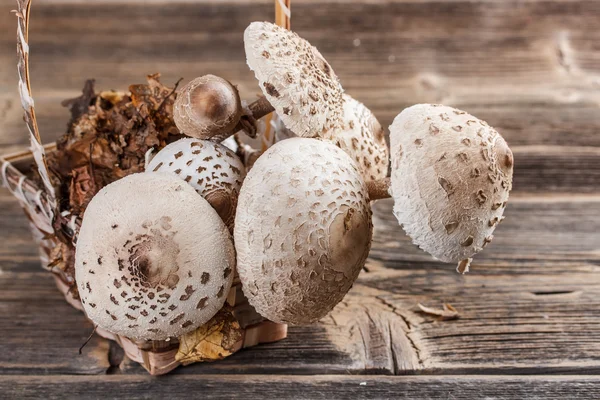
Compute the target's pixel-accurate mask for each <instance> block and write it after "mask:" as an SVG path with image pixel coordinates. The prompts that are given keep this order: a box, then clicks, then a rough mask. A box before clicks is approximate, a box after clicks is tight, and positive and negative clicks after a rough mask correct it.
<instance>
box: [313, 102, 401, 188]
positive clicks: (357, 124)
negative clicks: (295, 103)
mask: <svg viewBox="0 0 600 400" xmlns="http://www.w3.org/2000/svg"><path fill="white" fill-rule="evenodd" d="M343 101H344V125H343V127H342V129H341V130H339V131H328V132H326V133H325V134H324V135H323V137H324V138H326V139H330V140H332V141H333V142H334V143H335V144H336V145H337V146H338V147H340V148H341V149H342V150H344V151H345V152H346V153H348V155H350V158H352V159H353V160H354V161H355V162H356V163H357V164H358V166H359V168H360V170H361V172H362V175H363V178H364V180H365V181H374V180H378V179H383V178H385V177H386V175H387V172H388V163H389V155H388V147H387V144H386V143H385V135H384V131H383V128H382V127H381V124H380V123H379V121H377V118H375V116H374V115H373V113H372V112H371V111H370V110H369V109H368V108H367V107H365V106H364V105H363V104H362V103H361V102H359V101H357V100H354V99H353V98H352V97H350V96H349V95H347V94H344V95H343Z"/></svg>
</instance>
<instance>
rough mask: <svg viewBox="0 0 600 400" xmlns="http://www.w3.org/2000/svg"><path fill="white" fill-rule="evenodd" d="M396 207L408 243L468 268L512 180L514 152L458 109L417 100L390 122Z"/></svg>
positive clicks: (488, 239) (489, 232) (481, 123)
mask: <svg viewBox="0 0 600 400" xmlns="http://www.w3.org/2000/svg"><path fill="white" fill-rule="evenodd" d="M390 141H391V146H390V147H391V159H392V175H391V189H390V192H391V195H392V197H393V198H394V214H395V215H396V218H397V219H398V222H399V223H400V224H401V225H402V227H403V228H404V230H405V231H406V233H407V234H408V235H409V236H410V237H411V238H412V239H413V241H414V243H415V244H417V245H418V246H419V247H421V248H422V249H423V250H425V251H427V252H429V253H430V254H431V255H433V256H434V257H436V258H438V259H439V260H442V261H445V262H458V263H459V267H460V269H461V270H466V269H468V264H469V260H468V259H469V258H470V257H471V256H473V255H474V254H476V253H477V252H479V251H481V249H483V248H484V247H485V246H486V245H487V244H488V243H489V242H491V240H492V237H493V236H492V233H493V232H494V229H495V228H496V225H497V224H498V223H499V222H500V221H502V219H503V218H504V217H503V216H502V214H503V212H504V208H505V207H506V203H507V200H508V195H509V191H510V189H511V187H512V175H513V155H512V152H511V150H510V149H509V147H508V145H507V144H506V142H505V141H504V139H503V138H502V136H500V134H499V133H498V132H496V130H495V129H493V128H492V127H490V126H489V125H488V124H487V123H486V122H484V121H482V120H480V119H477V118H475V117H474V116H472V115H470V114H467V113H466V112H464V111H460V110H457V109H455V108H451V107H446V106H442V105H432V104H418V105H415V106H412V107H409V108H407V109H405V110H404V111H402V112H401V113H400V114H399V115H398V116H397V117H396V119H395V120H394V122H393V124H392V125H391V126H390Z"/></svg>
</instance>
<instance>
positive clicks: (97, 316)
mask: <svg viewBox="0 0 600 400" xmlns="http://www.w3.org/2000/svg"><path fill="white" fill-rule="evenodd" d="M234 267H235V250H234V247H233V242H232V239H231V235H230V234H229V232H228V230H227V227H226V226H225V224H224V223H223V221H221V218H220V217H219V216H218V215H217V213H216V212H215V210H213V208H212V207H211V206H210V204H208V202H207V201H206V200H204V199H203V198H202V197H201V196H199V195H198V194H197V193H196V192H195V191H194V189H193V188H192V187H191V186H189V185H187V184H186V183H185V182H183V181H182V180H180V179H178V178H176V177H174V176H172V175H170V174H167V173H154V174H145V173H142V174H133V175H129V176H127V177H125V178H123V179H120V180H118V181H116V182H114V183H112V184H110V185H108V186H106V187H104V188H103V189H102V190H100V192H98V194H96V196H94V198H93V199H92V201H91V202H90V203H89V205H88V207H87V209H86V211H85V215H84V218H83V223H82V226H81V230H80V232H79V237H78V241H77V250H76V255H75V272H76V281H77V284H78V288H79V295H80V297H81V302H82V304H83V307H84V309H85V312H86V314H87V315H88V317H89V318H90V319H91V320H92V321H93V322H94V323H95V324H97V325H98V326H100V327H102V328H104V329H106V330H107V331H109V332H112V333H115V334H119V335H123V336H126V337H128V338H132V339H142V340H143V339H145V340H164V339H168V338H170V337H178V336H181V335H183V334H185V333H187V332H189V331H192V330H194V329H196V328H197V327H198V326H200V325H202V324H203V323H205V322H206V321H208V320H209V319H210V318H212V317H213V316H214V315H215V314H216V312H217V311H218V310H219V309H221V307H222V306H223V303H224V302H225V299H226V297H227V294H228V292H229V288H230V287H231V283H232V279H233V270H234Z"/></svg>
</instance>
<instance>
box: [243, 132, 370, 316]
mask: <svg viewBox="0 0 600 400" xmlns="http://www.w3.org/2000/svg"><path fill="white" fill-rule="evenodd" d="M371 236H372V223H371V208H370V205H369V199H368V196H367V192H366V186H365V183H364V181H363V179H362V177H361V175H360V172H359V170H358V168H357V166H356V164H355V163H354V162H353V161H352V159H350V157H349V156H348V155H347V154H346V153H344V152H343V151H342V150H341V149H339V148H338V147H336V146H335V145H333V144H332V143H331V142H329V141H325V140H319V139H309V138H291V139H287V140H284V141H281V142H278V143H275V145H273V146H272V147H271V148H269V149H268V150H267V151H266V152H265V153H264V154H263V155H262V156H261V157H260V158H259V159H258V160H257V161H256V163H255V164H254V167H253V168H252V169H251V170H250V171H249V172H248V176H247V177H246V180H245V181H244V184H243V185H242V190H241V192H240V198H239V202H238V210H237V214H236V219H235V229H234V238H235V246H236V252H237V256H238V265H237V268H238V273H239V276H240V280H241V282H242V287H243V290H244V294H245V295H246V297H248V301H249V302H250V304H251V305H252V306H254V307H255V308H256V310H257V311H258V312H259V313H260V314H261V315H263V316H264V317H266V318H268V319H270V320H272V321H276V322H284V323H290V324H307V323H311V322H314V321H316V320H318V319H320V318H322V317H323V316H325V315H326V314H327V313H328V312H329V311H330V310H331V309H332V308H333V307H334V306H335V305H336V304H337V303H338V302H340V301H341V300H342V298H343V297H344V295H345V294H346V293H347V292H348V290H349V289H350V287H351V286H352V284H353V283H354V281H355V279H356V278H357V276H358V274H359V272H360V270H361V268H362V267H363V265H364V262H365V260H366V258H367V255H368V252H369V249H370V244H371Z"/></svg>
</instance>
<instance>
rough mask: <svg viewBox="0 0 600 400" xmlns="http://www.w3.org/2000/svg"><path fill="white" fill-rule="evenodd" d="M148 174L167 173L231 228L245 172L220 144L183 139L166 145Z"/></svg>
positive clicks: (240, 163) (148, 169)
mask: <svg viewBox="0 0 600 400" xmlns="http://www.w3.org/2000/svg"><path fill="white" fill-rule="evenodd" d="M146 171H147V172H170V173H172V174H174V175H176V176H178V177H179V178H180V179H183V180H184V181H186V182H187V183H189V184H190V185H192V187H193V188H194V189H196V191H197V192H198V193H199V194H200V195H201V196H202V197H204V198H205V199H206V200H207V201H208V202H209V203H210V205H211V206H213V208H214V209H215V210H217V213H218V214H219V216H221V218H222V219H223V222H225V224H226V225H227V226H228V227H229V228H230V229H233V222H234V219H235V209H236V206H237V199H238V194H239V192H240V188H241V186H242V182H243V180H244V177H245V176H246V169H245V168H244V164H243V163H242V161H241V160H240V159H239V158H238V156H236V155H235V154H234V152H233V151H231V150H229V149H228V148H227V147H225V146H223V145H222V144H220V143H214V142H211V141H208V140H202V139H194V138H184V139H179V140H178V141H176V142H173V143H171V144H169V145H167V146H165V147H164V148H163V149H162V150H161V151H159V152H158V153H157V154H156V156H154V158H153V159H152V160H151V161H150V162H149V163H148V165H147V166H146Z"/></svg>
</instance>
